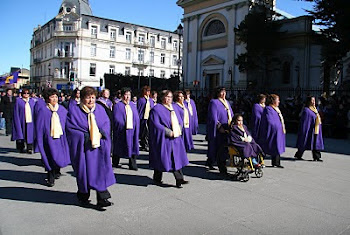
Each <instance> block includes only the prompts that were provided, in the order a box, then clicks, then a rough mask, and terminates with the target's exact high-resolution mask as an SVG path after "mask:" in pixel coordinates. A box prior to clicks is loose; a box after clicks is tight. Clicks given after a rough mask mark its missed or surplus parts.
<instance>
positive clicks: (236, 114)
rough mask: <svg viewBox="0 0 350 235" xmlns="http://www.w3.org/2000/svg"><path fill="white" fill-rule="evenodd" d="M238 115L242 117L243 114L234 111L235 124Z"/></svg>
mask: <svg viewBox="0 0 350 235" xmlns="http://www.w3.org/2000/svg"><path fill="white" fill-rule="evenodd" d="M239 117H242V118H243V115H242V114H241V113H235V116H234V122H235V124H236V123H237V120H238V118H239Z"/></svg>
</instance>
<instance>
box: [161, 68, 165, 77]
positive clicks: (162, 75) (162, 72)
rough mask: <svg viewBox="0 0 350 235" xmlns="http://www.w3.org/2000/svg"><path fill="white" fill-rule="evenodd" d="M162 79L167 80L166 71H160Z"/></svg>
mask: <svg viewBox="0 0 350 235" xmlns="http://www.w3.org/2000/svg"><path fill="white" fill-rule="evenodd" d="M160 78H165V71H164V70H161V71H160Z"/></svg>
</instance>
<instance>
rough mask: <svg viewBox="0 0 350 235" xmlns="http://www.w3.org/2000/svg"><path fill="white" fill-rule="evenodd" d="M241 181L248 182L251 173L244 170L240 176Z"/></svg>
mask: <svg viewBox="0 0 350 235" xmlns="http://www.w3.org/2000/svg"><path fill="white" fill-rule="evenodd" d="M239 181H241V182H248V181H249V174H248V172H242V173H241V175H240V177H239Z"/></svg>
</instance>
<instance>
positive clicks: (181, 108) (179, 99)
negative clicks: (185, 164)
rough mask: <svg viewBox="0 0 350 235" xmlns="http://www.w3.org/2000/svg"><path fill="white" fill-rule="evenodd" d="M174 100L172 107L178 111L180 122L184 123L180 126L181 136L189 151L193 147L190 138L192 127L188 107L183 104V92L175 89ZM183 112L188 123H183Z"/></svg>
mask: <svg viewBox="0 0 350 235" xmlns="http://www.w3.org/2000/svg"><path fill="white" fill-rule="evenodd" d="M174 100H175V103H174V104H173V107H174V109H177V111H178V112H179V113H180V116H181V120H182V123H183V124H184V125H183V127H182V132H183V134H182V137H183V140H184V144H185V148H186V151H190V150H192V149H194V145H193V139H192V128H191V124H192V123H191V121H190V120H191V119H190V112H189V111H188V108H187V107H186V105H185V104H184V94H183V92H182V91H177V92H175V93H174ZM185 112H187V114H186V115H187V118H188V123H187V124H185Z"/></svg>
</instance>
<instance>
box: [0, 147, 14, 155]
mask: <svg viewBox="0 0 350 235" xmlns="http://www.w3.org/2000/svg"><path fill="white" fill-rule="evenodd" d="M1 153H18V151H17V150H16V149H14V148H0V154H1Z"/></svg>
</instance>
